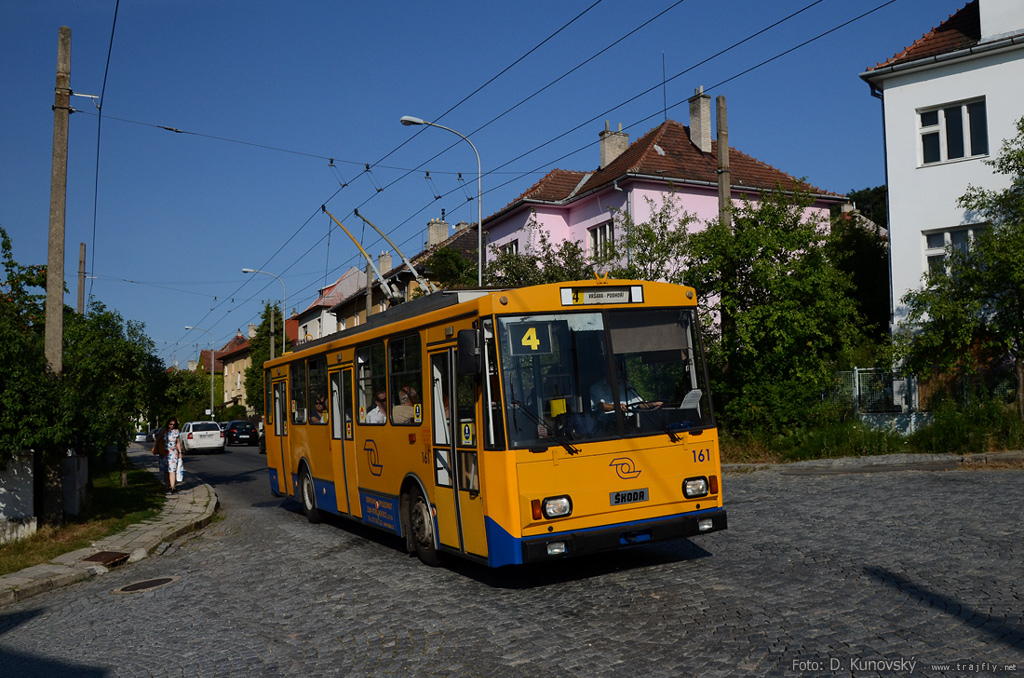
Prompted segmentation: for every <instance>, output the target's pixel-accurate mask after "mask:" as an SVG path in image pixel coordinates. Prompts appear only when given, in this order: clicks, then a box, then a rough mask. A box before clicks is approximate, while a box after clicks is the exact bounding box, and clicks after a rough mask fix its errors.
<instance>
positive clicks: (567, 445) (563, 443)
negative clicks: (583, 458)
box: [509, 398, 580, 454]
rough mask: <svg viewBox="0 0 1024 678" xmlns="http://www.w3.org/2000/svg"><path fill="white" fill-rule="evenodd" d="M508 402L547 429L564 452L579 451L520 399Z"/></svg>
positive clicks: (575, 452)
mask: <svg viewBox="0 0 1024 678" xmlns="http://www.w3.org/2000/svg"><path fill="white" fill-rule="evenodd" d="M509 402H510V403H511V404H512V406H513V407H515V408H517V409H519V410H521V411H522V413H523V414H525V415H526V416H527V417H529V418H530V419H531V420H532V421H533V423H535V424H537V425H538V426H543V427H544V428H545V429H547V432H548V434H549V435H550V436H551V437H552V438H554V440H555V442H556V443H558V444H559V445H561V446H562V447H564V448H565V451H566V452H568V453H569V454H579V453H580V451H579V449H577V448H576V447H575V446H574V445H573V444H572V443H570V442H569V441H568V439H566V438H563V437H562V436H561V435H560V434H559V433H558V432H557V431H555V427H554V426H548V425H547V424H545V423H544V420H543V419H541V418H540V417H538V416H537V415H536V414H535V413H533V412H531V411H530V408H529V407H527V406H526V403H524V402H522V401H520V400H516V399H515V398H513V399H511V400H510V401H509Z"/></svg>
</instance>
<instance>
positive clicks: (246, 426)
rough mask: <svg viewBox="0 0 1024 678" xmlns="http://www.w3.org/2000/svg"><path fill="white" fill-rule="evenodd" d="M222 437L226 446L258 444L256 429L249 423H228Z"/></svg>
mask: <svg viewBox="0 0 1024 678" xmlns="http://www.w3.org/2000/svg"><path fill="white" fill-rule="evenodd" d="M224 437H225V438H226V439H227V443H228V445H255V444H256V443H257V442H258V440H257V438H258V436H257V434H256V427H255V426H253V425H252V422H249V421H232V422H229V423H228V427H227V430H225V431H224Z"/></svg>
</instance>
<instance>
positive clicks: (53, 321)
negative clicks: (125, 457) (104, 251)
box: [43, 26, 71, 374]
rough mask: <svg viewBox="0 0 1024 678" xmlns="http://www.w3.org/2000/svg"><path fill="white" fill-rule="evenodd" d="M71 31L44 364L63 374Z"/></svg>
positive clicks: (64, 67) (53, 196)
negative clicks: (65, 216)
mask: <svg viewBox="0 0 1024 678" xmlns="http://www.w3.org/2000/svg"><path fill="white" fill-rule="evenodd" d="M70 102H71V29H70V28H68V27H67V26H61V27H60V37H59V39H58V41H57V85H56V88H55V89H54V97H53V164H52V169H51V171H50V239H49V246H48V248H47V256H46V331H45V334H44V337H43V342H44V343H43V345H44V349H45V352H46V362H47V363H49V365H50V369H51V370H52V371H53V372H54V374H60V373H61V372H63V371H64V355H63V352H64V213H65V204H66V201H67V186H68V118H69V117H70V115H71V106H70Z"/></svg>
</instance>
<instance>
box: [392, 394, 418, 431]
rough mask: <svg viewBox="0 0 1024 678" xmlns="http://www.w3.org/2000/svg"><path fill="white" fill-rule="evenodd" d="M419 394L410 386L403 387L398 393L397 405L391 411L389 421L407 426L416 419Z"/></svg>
mask: <svg viewBox="0 0 1024 678" xmlns="http://www.w3.org/2000/svg"><path fill="white" fill-rule="evenodd" d="M419 402H420V400H419V394H418V393H417V392H416V389H415V388H414V387H412V386H408V385H406V386H403V387H402V388H401V389H399V391H398V404H397V405H395V406H394V407H393V408H392V410H391V421H392V422H393V423H395V424H409V423H412V422H413V421H414V420H415V418H416V405H418V404H419Z"/></svg>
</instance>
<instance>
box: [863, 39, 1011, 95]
mask: <svg viewBox="0 0 1024 678" xmlns="http://www.w3.org/2000/svg"><path fill="white" fill-rule="evenodd" d="M1019 46H1024V33H1021V34H1018V35H1014V36H1011V37H1009V38H1002V39H1001V40H995V41H993V42H986V43H979V44H977V45H972V46H971V47H968V48H967V49H960V50H957V51H955V52H946V53H945V54H936V55H935V56H931V57H925V58H924V59H915V60H914V61H907V62H904V63H900V64H893V65H892V66H884V67H882V68H877V69H874V70H870V71H864V72H863V73H861V74H860V77H861V79H862V80H865V81H867V82H869V83H870V82H871V80H873V79H881V78H886V77H888V76H890V75H896V74H899V73H903V72H905V71H915V70H919V69H921V70H923V69H927V68H936V67H938V66H942V65H944V64H945V63H946V62H947V61H956V60H957V59H965V58H970V57H980V56H985V55H988V54H991V53H992V52H997V51H1000V50H1008V49H1014V48H1016V47H1019Z"/></svg>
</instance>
